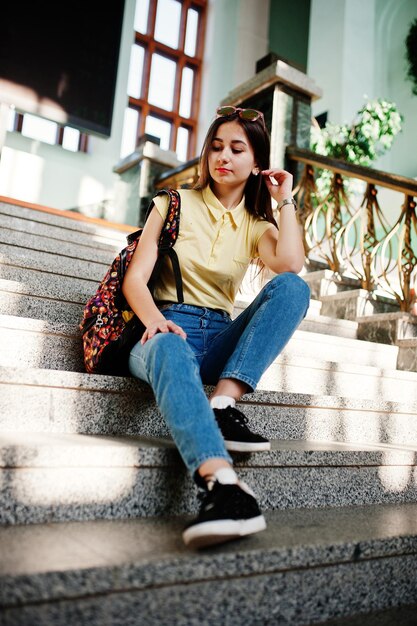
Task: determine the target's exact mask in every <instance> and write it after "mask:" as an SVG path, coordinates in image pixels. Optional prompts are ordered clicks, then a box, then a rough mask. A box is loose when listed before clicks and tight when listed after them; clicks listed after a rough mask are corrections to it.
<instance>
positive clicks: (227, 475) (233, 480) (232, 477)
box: [208, 467, 255, 497]
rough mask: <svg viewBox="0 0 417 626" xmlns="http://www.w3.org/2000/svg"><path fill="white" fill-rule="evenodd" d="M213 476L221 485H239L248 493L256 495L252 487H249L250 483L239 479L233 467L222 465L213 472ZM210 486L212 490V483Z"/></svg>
mask: <svg viewBox="0 0 417 626" xmlns="http://www.w3.org/2000/svg"><path fill="white" fill-rule="evenodd" d="M213 478H215V479H216V480H217V481H218V482H219V483H220V484H221V485H239V487H240V488H241V489H243V491H246V493H248V494H250V495H251V496H253V497H255V494H254V493H253V491H252V489H250V487H248V485H247V484H246V483H244V482H243V481H242V480H239V478H238V476H237V474H236V472H235V470H234V469H233V468H231V467H221V468H220V469H218V470H216V471H215V472H214V474H213ZM208 488H209V491H210V489H211V485H209V486H208Z"/></svg>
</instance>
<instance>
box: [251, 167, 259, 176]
mask: <svg viewBox="0 0 417 626" xmlns="http://www.w3.org/2000/svg"><path fill="white" fill-rule="evenodd" d="M252 174H253V175H254V176H258V174H259V167H254V168H253V170H252Z"/></svg>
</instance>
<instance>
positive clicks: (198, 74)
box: [127, 0, 208, 159]
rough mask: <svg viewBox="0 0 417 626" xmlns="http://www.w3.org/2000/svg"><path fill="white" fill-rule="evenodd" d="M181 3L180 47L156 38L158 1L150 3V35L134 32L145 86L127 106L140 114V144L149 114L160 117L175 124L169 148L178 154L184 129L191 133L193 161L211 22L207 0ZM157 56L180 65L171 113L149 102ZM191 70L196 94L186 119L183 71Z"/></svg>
mask: <svg viewBox="0 0 417 626" xmlns="http://www.w3.org/2000/svg"><path fill="white" fill-rule="evenodd" d="M177 1H179V2H180V4H181V18H180V29H179V42H178V48H176V49H175V48H171V47H170V46H167V45H166V44H164V43H161V42H159V41H157V40H156V39H155V23H156V13H157V5H158V0H150V1H149V9H148V23H147V29H146V34H143V33H140V32H138V31H134V41H133V42H132V45H135V44H136V45H138V46H141V47H142V48H143V49H144V60H143V70H142V84H141V86H140V90H141V91H140V97H139V98H134V97H132V96H129V95H128V103H127V107H128V108H132V109H135V110H136V111H138V114H139V124H138V127H137V133H136V142H135V143H136V145H137V143H138V140H139V138H140V137H142V136H143V135H144V134H145V132H146V131H145V126H146V119H147V117H148V115H151V116H152V117H156V118H159V119H161V120H163V121H165V122H169V123H170V125H171V133H170V142H169V149H170V150H173V151H174V152H175V151H176V145H177V134H178V129H179V128H180V127H183V128H185V129H186V130H188V132H189V135H188V138H189V139H188V145H187V159H190V158H191V157H192V156H193V155H194V153H195V150H196V143H197V120H198V114H199V109H200V95H201V79H202V64H203V54H204V41H205V32H206V20H207V5H208V2H207V0H177ZM189 9H194V10H196V11H198V13H199V19H198V27H197V34H196V51H195V56H192V57H191V56H189V55H187V54H186V53H185V51H184V46H185V35H186V26H187V16H188V10H189ZM153 54H159V55H161V56H163V57H166V58H168V59H169V60H171V61H174V62H175V63H176V73H175V84H174V100H173V106H172V111H167V110H165V109H162V108H160V107H158V106H156V105H154V104H151V103H149V102H148V95H149V83H150V73H151V63H152V56H153ZM185 67H189V68H190V69H191V70H192V71H193V72H194V80H193V92H192V97H191V113H190V117H183V116H181V115H180V113H179V108H180V96H181V84H182V74H183V69H184V68H185Z"/></svg>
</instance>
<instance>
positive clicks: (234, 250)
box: [123, 106, 309, 547]
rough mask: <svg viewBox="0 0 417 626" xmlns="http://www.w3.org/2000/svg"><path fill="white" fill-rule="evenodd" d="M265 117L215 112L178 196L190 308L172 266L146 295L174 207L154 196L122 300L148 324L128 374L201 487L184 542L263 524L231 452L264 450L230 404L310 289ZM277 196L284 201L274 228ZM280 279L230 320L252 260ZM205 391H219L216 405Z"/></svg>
mask: <svg viewBox="0 0 417 626" xmlns="http://www.w3.org/2000/svg"><path fill="white" fill-rule="evenodd" d="M269 152H270V142H269V135H268V132H267V130H266V127H265V122H264V119H263V115H262V113H261V112H259V111H256V110H253V109H240V108H235V107H232V106H228V107H220V108H219V109H218V110H217V117H216V119H215V120H214V121H213V123H212V125H211V126H210V128H209V130H208V133H207V137H206V140H205V143H204V147H203V150H202V155H201V175H200V179H199V182H198V184H197V185H196V187H195V188H194V189H189V190H185V189H182V190H180V196H181V217H180V231H179V236H178V240H177V242H176V245H175V250H176V252H177V255H178V258H179V263H180V267H181V273H182V279H183V290H184V303H183V304H178V303H177V304H176V299H177V296H176V289H175V281H174V277H173V273H172V269H171V266H170V262H169V261H167V263H166V266H165V267H164V269H163V271H162V274H161V277H160V280H159V283H158V285H157V288H156V290H155V291H154V297H152V295H151V294H150V292H149V290H148V288H147V283H148V280H149V277H150V275H151V272H152V269H153V267H154V265H155V262H156V258H157V242H158V238H159V235H160V232H161V228H162V224H163V220H164V218H165V216H166V213H167V209H168V198H167V197H166V196H158V197H156V198H155V199H154V208H153V209H152V211H151V214H150V216H149V218H148V220H147V222H146V225H145V228H144V230H143V233H142V237H141V240H140V244H139V245H138V248H137V250H136V252H135V254H134V257H133V259H132V261H131V263H130V265H129V268H128V271H127V274H126V277H125V280H124V283H123V292H124V295H125V297H126V299H127V301H128V302H129V304H130V306H131V307H132V310H133V311H134V312H135V313H136V314H137V315H138V317H139V318H140V319H141V320H142V322H143V323H144V325H145V327H146V330H145V332H144V334H143V336H142V339H141V341H140V342H139V343H137V344H136V345H135V346H134V348H133V349H132V351H131V353H130V359H129V368H130V371H131V373H132V374H133V376H136V377H137V378H140V379H142V380H144V381H146V382H147V383H149V384H150V385H151V387H152V389H153V391H154V394H155V397H156V401H157V403H158V406H159V408H160V410H161V413H162V415H163V416H164V418H165V420H166V422H167V424H168V426H169V428H170V431H171V433H172V436H173V439H174V441H175V443H176V445H177V447H178V450H179V452H180V454H181V456H182V458H183V460H184V462H185V464H186V466H187V468H188V469H189V471H190V473H191V475H192V476H193V477H194V479H195V481H196V483H197V485H198V486H199V487H201V488H203V489H204V490H205V496H204V498H203V503H202V506H201V510H200V513H199V515H198V516H197V518H196V519H195V520H194V521H193V522H192V523H191V524H189V525H188V527H187V528H186V529H185V530H184V533H183V539H184V541H185V543H186V544H187V545H189V546H192V547H202V546H207V545H212V544H215V543H220V542H222V541H227V540H228V539H233V538H236V537H240V536H243V535H249V534H252V533H256V532H258V531H260V530H263V529H264V528H265V527H266V524H265V519H264V517H263V515H262V513H261V511H260V510H259V507H258V504H257V502H256V499H255V496H254V494H253V492H252V491H251V490H250V489H249V487H248V486H247V485H246V484H245V483H244V482H242V481H240V480H239V479H238V477H237V475H236V473H235V471H234V469H233V467H232V459H231V457H230V455H229V451H235V452H242V451H243V452H250V451H258V450H269V449H270V442H269V441H268V440H267V439H265V438H264V437H262V436H260V435H258V434H255V433H253V432H251V430H250V429H249V428H248V425H247V419H246V417H245V416H244V415H243V413H241V411H239V410H238V409H237V408H236V406H235V404H236V401H237V400H239V399H240V398H241V397H242V395H243V394H245V393H247V392H251V391H253V390H254V389H255V388H256V385H257V383H258V381H259V379H260V377H261V376H262V374H263V372H264V371H265V370H266V369H267V367H268V366H269V365H270V364H271V363H272V362H273V360H274V359H275V358H276V356H277V355H278V354H279V353H280V352H281V351H282V349H283V348H284V346H285V344H286V343H287V342H288V340H289V339H290V337H291V335H292V334H293V332H294V331H295V329H296V328H297V326H298V325H299V323H300V322H301V320H302V319H303V317H304V316H305V314H306V311H307V308H308V305H309V289H308V287H307V285H306V283H305V282H304V281H303V280H302V279H301V278H300V277H299V276H297V273H298V272H300V270H301V268H302V267H303V263H304V249H303V244H302V239H301V234H300V230H299V225H298V222H297V219H296V213H295V210H296V205H295V202H294V200H293V198H292V183H293V181H292V176H291V175H290V174H289V173H288V172H286V171H284V170H281V169H270V167H269ZM271 197H272V198H273V199H274V200H275V201H276V202H277V209H278V211H279V215H280V216H279V229H278V228H277V225H276V222H275V220H274V218H273V214H272V208H271ZM255 258H260V260H261V262H262V263H263V264H264V265H265V266H266V267H268V268H269V269H270V270H272V272H274V273H276V274H277V275H276V276H275V277H274V278H273V279H272V280H270V281H269V282H268V283H267V284H266V286H265V287H264V288H263V289H262V291H261V292H260V293H259V294H258V296H257V297H256V298H255V300H254V301H253V302H252V303H251V304H250V305H249V306H248V307H247V308H246V309H245V311H243V313H241V314H240V315H239V316H238V317H237V318H236V319H235V320H233V321H232V320H231V318H230V314H231V312H232V309H233V304H234V300H235V297H236V294H237V291H238V289H239V286H240V283H241V281H242V279H243V277H244V275H245V272H246V270H247V267H248V265H249V263H250V261H251V259H255ZM203 383H204V384H210V385H215V387H214V391H213V393H212V394H211V397H210V399H208V398H207V396H206V394H205V391H204V387H203Z"/></svg>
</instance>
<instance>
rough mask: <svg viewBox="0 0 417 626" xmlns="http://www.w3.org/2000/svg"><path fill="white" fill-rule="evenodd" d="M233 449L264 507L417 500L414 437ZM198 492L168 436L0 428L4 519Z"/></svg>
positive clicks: (111, 512) (155, 506) (119, 506)
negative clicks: (407, 442) (393, 442)
mask: <svg viewBox="0 0 417 626" xmlns="http://www.w3.org/2000/svg"><path fill="white" fill-rule="evenodd" d="M234 456H235V460H236V467H237V468H239V470H238V472H239V476H240V477H241V478H243V479H244V480H245V481H247V483H248V484H249V485H251V486H252V488H253V489H254V490H255V491H256V494H257V497H258V500H259V503H260V506H261V508H262V509H286V508H300V507H306V508H315V507H323V506H347V505H355V506H356V505H364V504H376V503H380V504H389V503H398V504H399V503H405V502H417V484H416V482H415V481H414V479H413V477H414V475H415V473H416V471H417V446H414V447H411V446H406V447H400V446H397V447H395V446H390V445H385V446H384V445H379V446H376V445H375V446H369V445H359V444H358V445H352V444H351V445H348V444H341V443H338V444H335V443H326V442H320V443H317V442H309V441H289V442H288V441H285V440H284V441H273V442H272V450H271V451H270V452H260V453H257V454H244V455H242V454H240V455H238V454H235V455H234ZM173 494H175V497H173ZM195 496H196V489H195V487H194V484H193V482H192V481H191V480H190V477H189V476H188V474H187V473H186V471H185V468H184V466H183V464H182V462H181V460H180V457H179V455H178V453H177V451H176V450H175V449H172V444H170V443H169V442H165V441H163V440H151V441H149V440H143V439H140V438H134V437H103V436H102V437H98V436H93V435H90V436H88V435H68V434H67V435H64V434H49V433H31V432H25V433H19V432H14V433H1V434H0V524H33V523H41V522H57V521H60V522H62V521H68V520H85V519H101V518H107V519H109V518H112V519H113V518H126V517H142V516H149V515H165V516H167V515H178V514H181V513H191V512H193V511H194V510H195V508H196V501H195Z"/></svg>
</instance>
